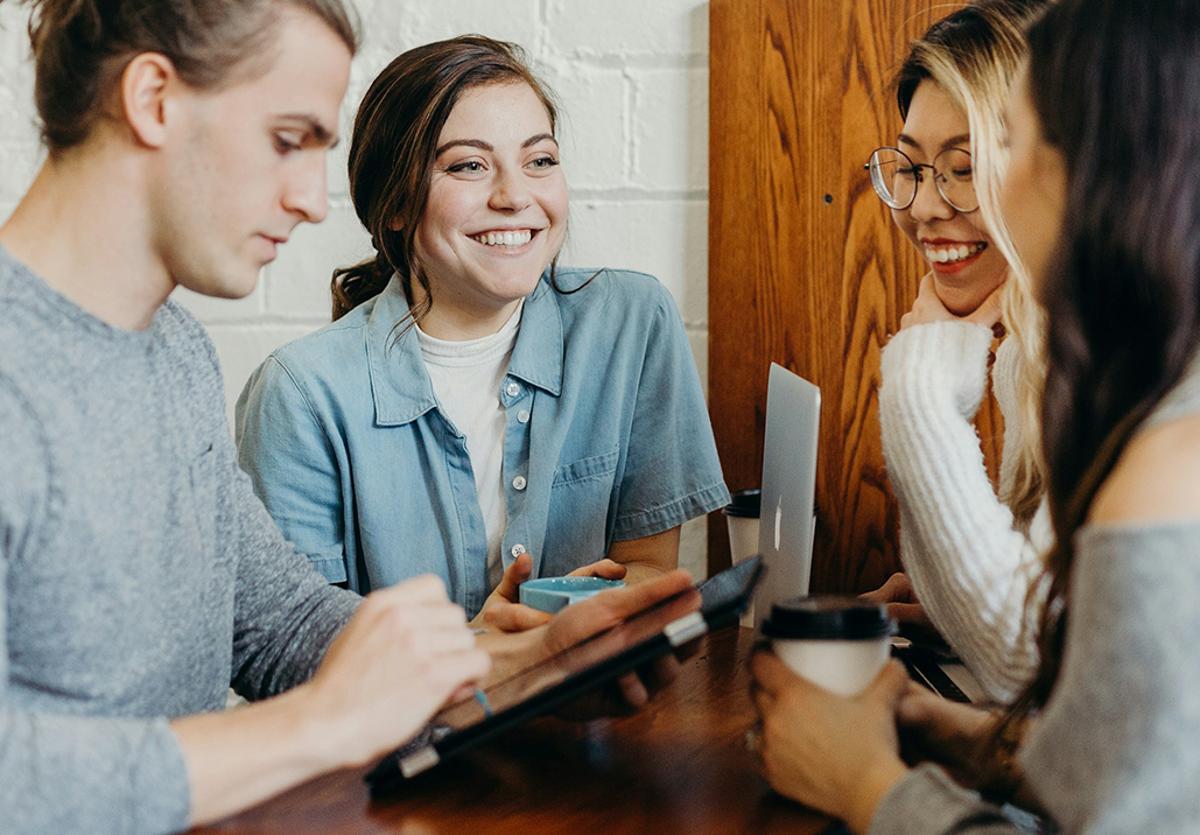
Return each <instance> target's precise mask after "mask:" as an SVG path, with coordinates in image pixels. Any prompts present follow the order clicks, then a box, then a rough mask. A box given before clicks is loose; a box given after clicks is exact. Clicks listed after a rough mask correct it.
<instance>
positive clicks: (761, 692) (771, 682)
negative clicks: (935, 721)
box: [751, 651, 909, 832]
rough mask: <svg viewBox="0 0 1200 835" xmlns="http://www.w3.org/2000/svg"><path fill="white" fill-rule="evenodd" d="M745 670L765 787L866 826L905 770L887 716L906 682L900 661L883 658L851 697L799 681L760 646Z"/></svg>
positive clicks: (892, 718)
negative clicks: (884, 662)
mask: <svg viewBox="0 0 1200 835" xmlns="http://www.w3.org/2000/svg"><path fill="white" fill-rule="evenodd" d="M751 672H752V674H753V676H754V684H753V686H752V692H753V696H754V704H755V707H756V708H757V709H758V714H759V717H760V718H761V721H762V737H761V743H760V754H761V756H762V761H763V770H764V772H765V775H766V778H767V781H768V782H769V783H770V784H771V787H772V788H774V789H775V791H777V792H779V793H780V794H782V795H785V796H786V797H790V798H792V799H793V800H798V801H800V802H801V803H804V804H805V805H807V806H811V807H813V808H814V809H818V810H820V811H822V812H826V813H828V814H831V815H835V816H837V817H838V818H841V819H842V820H844V821H845V822H846V823H847V824H849V825H850V827H851V828H852V829H854V830H855V831H858V832H863V831H866V829H867V828H868V827H869V826H870V823H871V818H872V817H874V815H875V810H876V808H877V807H878V806H879V803H880V801H881V800H882V799H883V796H884V795H885V794H887V792H888V791H889V790H890V789H891V788H892V787H893V786H894V785H895V784H896V783H897V782H899V781H900V780H901V779H902V778H903V777H904V775H905V773H906V772H907V768H906V766H905V765H904V763H903V761H902V760H901V759H900V754H899V742H898V739H897V736H896V718H895V717H896V707H897V704H898V703H899V701H900V698H901V696H902V695H903V694H904V692H905V691H906V690H907V688H908V683H909V682H908V675H907V674H906V673H905V672H904V667H903V666H901V665H900V664H898V663H897V662H895V661H893V662H891V663H889V664H888V665H887V666H886V667H884V669H883V671H882V672H880V674H879V676H878V677H876V679H875V681H873V682H872V683H871V684H870V686H868V687H867V689H866V690H864V691H863V692H862V693H861V694H859V695H858V696H856V697H854V698H852V699H844V698H841V697H840V696H835V695H834V694H832V693H830V692H828V691H827V690H823V689H822V688H820V687H818V686H817V685H815V684H812V683H810V682H808V681H805V680H804V679H802V678H801V677H799V676H797V675H796V674H795V673H793V672H792V671H791V670H790V669H788V667H787V666H786V665H784V663H783V662H782V661H780V660H779V659H778V658H776V657H775V656H774V655H773V654H772V653H770V652H767V651H759V652H757V653H755V656H754V658H753V660H752V661H751Z"/></svg>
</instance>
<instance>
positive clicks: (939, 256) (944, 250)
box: [925, 243, 987, 264]
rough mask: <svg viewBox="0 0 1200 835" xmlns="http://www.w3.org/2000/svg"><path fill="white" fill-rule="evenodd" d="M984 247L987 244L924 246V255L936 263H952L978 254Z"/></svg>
mask: <svg viewBox="0 0 1200 835" xmlns="http://www.w3.org/2000/svg"><path fill="white" fill-rule="evenodd" d="M986 247H987V244H984V243H978V244H959V245H958V246H941V245H939V246H926V247H925V257H926V258H927V259H929V260H930V261H933V262H936V263H938V264H952V263H954V262H955V261H962V260H964V259H966V258H970V257H971V256H972V255H978V254H979V253H980V252H983V250H984V248H986Z"/></svg>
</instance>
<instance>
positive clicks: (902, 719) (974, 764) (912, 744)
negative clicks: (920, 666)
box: [896, 683, 998, 787]
mask: <svg viewBox="0 0 1200 835" xmlns="http://www.w3.org/2000/svg"><path fill="white" fill-rule="evenodd" d="M997 718H998V717H997V716H996V714H995V713H993V712H991V711H988V710H982V709H980V708H977V707H971V706H970V705H964V704H960V703H958V702H952V701H949V700H948V699H943V698H942V697H941V696H939V695H937V694H936V693H932V692H930V691H929V690H927V689H925V688H924V687H921V686H920V685H919V684H916V683H912V684H910V685H909V688H908V691H907V692H906V693H905V694H904V695H903V697H902V698H901V699H900V704H899V707H898V708H897V711H896V720H897V722H898V723H899V726H900V735H901V738H902V739H903V741H904V754H905V758H906V759H907V760H909V761H910V762H912V763H914V764H915V763H917V762H920V761H922V760H930V761H932V762H935V763H937V764H938V765H940V766H942V767H943V768H945V769H946V770H947V771H948V772H950V775H951V776H952V777H954V779H955V780H957V781H958V782H960V783H962V784H963V785H966V786H970V787H977V786H978V784H979V778H980V777H981V776H982V775H981V773H980V768H981V767H982V766H983V762H982V759H981V756H980V755H981V753H982V751H983V747H984V745H985V743H986V742H987V739H988V736H989V734H990V733H991V732H992V731H993V730H994V729H995V727H996V725H995V723H996V720H997Z"/></svg>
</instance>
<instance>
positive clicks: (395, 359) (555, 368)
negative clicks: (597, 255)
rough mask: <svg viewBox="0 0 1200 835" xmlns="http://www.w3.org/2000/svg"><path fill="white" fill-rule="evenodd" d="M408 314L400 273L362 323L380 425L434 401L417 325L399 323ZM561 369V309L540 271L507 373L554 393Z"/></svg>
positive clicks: (407, 417)
mask: <svg viewBox="0 0 1200 835" xmlns="http://www.w3.org/2000/svg"><path fill="white" fill-rule="evenodd" d="M407 315H408V299H407V298H406V297H405V295H404V288H403V287H402V286H401V284H400V279H399V277H398V276H392V280H391V281H389V282H388V285H387V287H385V288H384V290H383V292H382V293H380V294H379V296H377V297H376V300H375V306H374V308H373V309H372V310H371V313H370V314H369V316H368V319H367V328H366V341H367V369H368V373H369V374H370V378H371V396H372V397H373V399H374V401H375V422H376V423H377V424H378V425H380V426H397V425H400V424H405V423H410V422H411V421H413V420H416V419H417V418H419V417H420V416H421V415H423V414H425V413H426V412H428V411H429V410H430V409H434V408H437V405H438V403H437V396H436V395H435V394H434V393H433V383H432V381H430V379H429V372H428V371H426V370H425V362H424V360H422V359H421V346H420V343H419V341H418V339H417V331H416V329H415V328H405V327H404V325H400V327H397V323H398V322H400V321H401V320H402V319H404V318H405V317H406V316H407ZM562 369H563V326H562V313H561V311H560V310H559V307H558V298H557V295H556V294H555V292H554V290H553V288H552V287H551V286H550V283H549V280H548V274H544V275H543V276H542V280H541V281H539V282H538V285H537V287H536V288H535V289H534V291H533V292H532V293H531V294H530V295H529V296H528V297H526V299H525V308H524V311H523V312H522V314H521V330H520V331H519V332H518V333H517V343H516V345H515V346H513V354H512V359H511V360H510V361H509V364H508V373H509V375H510V376H513V377H516V378H517V379H519V380H522V381H523V382H525V383H528V384H529V385H531V386H536V387H537V388H540V389H542V390H544V391H546V392H547V393H549V394H552V395H554V396H555V397H557V396H558V395H559V394H560V393H561V392H562Z"/></svg>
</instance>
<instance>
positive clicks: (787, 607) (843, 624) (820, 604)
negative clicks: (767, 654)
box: [762, 595, 896, 641]
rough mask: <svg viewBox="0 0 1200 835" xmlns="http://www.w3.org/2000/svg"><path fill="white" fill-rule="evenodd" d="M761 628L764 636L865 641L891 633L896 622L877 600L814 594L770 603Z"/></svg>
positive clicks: (785, 638)
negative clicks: (873, 601) (872, 601)
mask: <svg viewBox="0 0 1200 835" xmlns="http://www.w3.org/2000/svg"><path fill="white" fill-rule="evenodd" d="M762 631H763V634H764V635H766V636H767V637H768V638H782V639H784V640H802V641H867V640H874V639H876V638H886V637H887V636H889V635H891V634H893V633H894V632H895V631H896V624H895V622H894V621H893V620H892V619H891V618H889V617H888V616H887V612H886V610H885V609H884V608H883V606H881V605H879V604H878V603H867V602H866V601H863V600H860V599H858V598H857V597H843V596H840V595H814V596H811V597H796V598H793V599H791V600H785V601H783V602H782V603H776V604H775V605H773V606H772V607H771V615H770V617H768V618H767V619H766V620H764V621H763V625H762Z"/></svg>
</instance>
